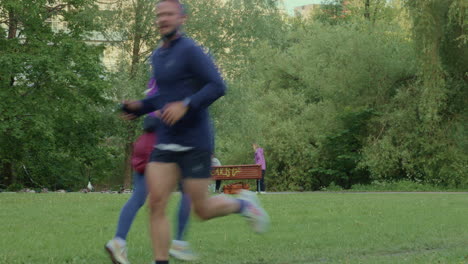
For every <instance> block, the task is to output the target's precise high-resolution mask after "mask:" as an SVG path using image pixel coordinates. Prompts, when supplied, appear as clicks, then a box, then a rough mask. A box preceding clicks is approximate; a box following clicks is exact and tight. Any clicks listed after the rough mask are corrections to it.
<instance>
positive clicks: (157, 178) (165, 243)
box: [123, 0, 269, 264]
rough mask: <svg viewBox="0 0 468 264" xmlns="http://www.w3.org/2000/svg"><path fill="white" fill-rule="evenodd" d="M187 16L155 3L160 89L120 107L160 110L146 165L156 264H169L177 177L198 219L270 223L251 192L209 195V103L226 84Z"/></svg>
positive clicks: (176, 7)
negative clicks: (187, 26) (186, 30)
mask: <svg viewBox="0 0 468 264" xmlns="http://www.w3.org/2000/svg"><path fill="white" fill-rule="evenodd" d="M185 20H186V15H185V12H184V8H183V6H182V5H181V4H180V3H179V2H178V1H176V0H163V1H160V2H159V3H158V4H157V6H156V24H157V26H158V29H159V32H160V34H161V35H162V37H163V41H164V42H163V45H162V46H161V47H160V48H158V49H157V50H155V51H154V53H153V56H152V66H153V70H154V73H153V75H154V77H155V78H156V79H157V80H158V86H159V93H158V94H156V95H154V96H153V97H151V98H147V99H145V100H142V101H133V102H126V103H124V105H123V110H124V112H125V113H126V114H125V115H124V118H126V119H134V118H136V117H138V116H141V115H143V114H145V113H149V112H152V111H155V110H160V111H161V120H162V121H163V125H162V126H161V128H160V129H159V130H158V132H159V142H158V144H157V145H156V148H155V150H154V151H153V153H152V154H151V159H150V163H149V164H148V166H147V169H146V177H147V180H148V191H149V193H150V195H149V207H150V221H151V223H150V226H151V228H150V229H151V238H152V241H153V253H154V257H155V264H167V263H169V246H170V234H169V230H170V228H169V221H168V219H167V215H166V207H167V203H168V200H169V197H170V195H171V192H172V190H174V188H175V186H176V184H177V181H178V180H179V178H181V179H182V181H183V186H184V190H185V192H186V193H187V194H188V195H189V196H190V198H191V200H192V203H193V207H194V211H195V213H196V214H197V215H198V216H199V217H200V218H201V219H202V220H208V219H211V218H215V217H219V216H224V215H228V214H232V213H240V214H242V215H244V216H245V217H246V218H247V220H249V222H250V223H251V224H252V227H253V229H254V230H255V231H256V232H259V233H262V232H265V231H266V230H267V227H268V225H269V217H268V215H267V213H266V212H265V210H263V208H262V207H260V205H259V203H258V200H257V197H256V195H255V194H254V193H252V192H247V191H245V192H242V193H241V197H240V199H234V198H227V197H225V196H213V197H209V196H208V185H209V183H210V180H211V177H210V176H211V175H210V174H211V173H210V172H211V171H210V170H211V154H212V153H213V147H214V146H213V143H212V131H211V128H210V118H209V115H208V107H209V106H210V105H211V104H212V103H213V102H214V101H216V100H217V99H218V98H219V97H221V96H223V95H224V93H225V89H226V87H225V84H224V81H223V80H222V78H221V76H220V74H219V72H218V70H217V68H216V66H215V65H214V63H213V61H212V60H211V59H210V57H209V56H208V55H207V54H205V53H204V52H203V49H202V48H201V47H200V46H198V45H197V44H196V43H195V42H194V41H193V40H192V39H190V38H188V37H186V36H184V35H183V34H182V33H181V31H180V28H181V26H182V25H183V24H184V22H185Z"/></svg>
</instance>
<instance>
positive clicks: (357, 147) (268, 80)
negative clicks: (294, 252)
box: [224, 24, 414, 190]
mask: <svg viewBox="0 0 468 264" xmlns="http://www.w3.org/2000/svg"><path fill="white" fill-rule="evenodd" d="M390 29H392V28H391V27H382V28H380V27H376V28H374V29H373V30H372V31H368V30H364V29H362V28H359V27H355V26H348V27H339V28H338V27H332V26H319V25H316V24H310V25H308V26H307V27H305V28H304V29H300V30H298V32H293V33H292V34H290V35H289V38H290V39H293V40H294V42H292V44H291V45H290V46H289V47H288V48H287V49H279V48H276V49H275V48H274V47H272V46H271V45H269V44H268V43H264V44H263V45H261V46H259V47H258V48H257V49H254V50H253V51H252V52H251V53H250V56H251V65H249V66H248V67H247V68H248V72H245V73H244V78H242V79H240V80H238V82H237V83H236V84H234V85H232V86H231V92H236V93H237V92H238V91H236V90H237V89H239V90H242V94H243V101H242V102H243V104H242V108H247V109H248V111H247V112H248V113H249V114H246V113H245V112H243V110H241V109H240V110H239V111H242V112H241V116H242V119H241V120H239V121H238V122H235V126H236V127H239V128H240V130H241V132H240V133H242V135H239V132H234V131H231V132H230V133H229V135H230V136H229V138H230V139H232V138H236V139H237V138H239V140H241V139H240V138H242V137H243V138H244V140H242V141H243V142H249V140H256V141H259V142H260V144H261V145H262V146H263V147H264V148H265V153H266V158H267V161H269V168H268V188H269V189H277V190H284V189H288V190H314V189H320V188H321V187H323V186H328V185H329V184H330V183H331V182H335V183H336V184H339V185H341V186H343V187H346V188H349V187H350V186H351V185H352V184H355V183H359V182H361V183H365V182H368V181H369V179H370V178H369V177H370V176H369V173H368V171H367V170H366V169H365V168H361V167H359V166H358V164H359V163H360V162H361V160H362V148H363V145H364V144H365V143H366V140H367V137H368V136H369V134H370V131H372V130H369V128H368V124H369V120H371V119H372V117H373V116H374V115H376V114H378V113H379V111H380V109H381V107H382V105H385V103H386V102H388V100H389V98H391V96H393V95H394V94H395V83H397V82H398V81H399V80H401V79H404V78H406V77H407V76H411V74H412V73H411V72H412V71H414V61H412V60H411V59H409V58H411V57H412V53H413V52H412V50H411V46H410V45H409V43H408V42H407V41H405V40H404V39H402V38H401V37H399V36H398V35H395V34H392V32H391V31H390ZM299 36H300V37H299ZM413 57H414V56H413ZM357 58H359V59H357ZM233 90H234V91H233ZM239 93H240V92H239ZM236 109H239V107H237V108H236ZM224 110H226V107H225V108H224ZM226 134H227V133H226ZM234 142H238V141H234ZM244 149H245V150H244V151H245V152H247V151H248V149H247V146H245V145H244Z"/></svg>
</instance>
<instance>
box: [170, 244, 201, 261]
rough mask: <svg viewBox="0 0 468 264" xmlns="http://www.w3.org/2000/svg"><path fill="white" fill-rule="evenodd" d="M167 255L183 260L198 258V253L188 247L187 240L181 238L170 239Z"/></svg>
mask: <svg viewBox="0 0 468 264" xmlns="http://www.w3.org/2000/svg"><path fill="white" fill-rule="evenodd" d="M169 255H171V256H173V257H174V258H176V259H180V260H185V261H192V260H197V259H198V255H197V254H196V253H195V252H193V250H192V249H191V248H190V244H189V242H187V241H181V240H172V245H171V248H170V249H169Z"/></svg>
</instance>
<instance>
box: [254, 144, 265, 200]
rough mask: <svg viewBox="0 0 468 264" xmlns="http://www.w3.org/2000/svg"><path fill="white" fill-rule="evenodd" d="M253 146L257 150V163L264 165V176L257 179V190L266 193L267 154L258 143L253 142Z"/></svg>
mask: <svg viewBox="0 0 468 264" xmlns="http://www.w3.org/2000/svg"><path fill="white" fill-rule="evenodd" d="M252 147H253V149H254V151H255V164H257V165H260V166H261V167H262V178H261V179H260V180H257V192H260V193H265V171H266V161H265V156H264V154H263V149H262V148H261V147H260V146H259V145H258V144H257V143H253V144H252Z"/></svg>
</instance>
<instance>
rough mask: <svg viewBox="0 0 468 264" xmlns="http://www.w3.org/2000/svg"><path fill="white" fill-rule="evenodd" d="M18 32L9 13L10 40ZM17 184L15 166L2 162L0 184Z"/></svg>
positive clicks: (11, 78) (12, 16)
mask: <svg viewBox="0 0 468 264" xmlns="http://www.w3.org/2000/svg"><path fill="white" fill-rule="evenodd" d="M17 31H18V20H17V19H16V17H15V14H14V13H13V11H11V10H9V11H8V36H7V37H8V39H14V38H16V32H17ZM9 79H10V87H11V86H13V85H14V83H15V78H14V77H13V76H10V77H9ZM13 183H15V175H14V173H13V164H12V163H11V162H10V161H4V162H2V174H1V175H0V184H1V185H5V187H8V186H9V185H11V184H13Z"/></svg>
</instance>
